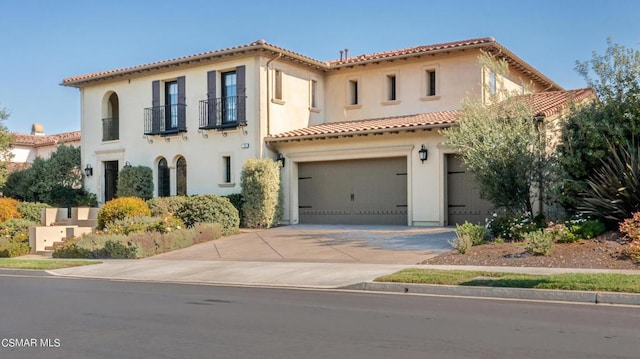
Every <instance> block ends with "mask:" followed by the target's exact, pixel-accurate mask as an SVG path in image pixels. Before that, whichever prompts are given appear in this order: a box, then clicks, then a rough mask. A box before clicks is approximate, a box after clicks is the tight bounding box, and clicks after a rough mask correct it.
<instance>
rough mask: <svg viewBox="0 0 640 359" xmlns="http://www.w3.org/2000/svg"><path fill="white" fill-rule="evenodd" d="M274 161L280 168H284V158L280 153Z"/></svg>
mask: <svg viewBox="0 0 640 359" xmlns="http://www.w3.org/2000/svg"><path fill="white" fill-rule="evenodd" d="M276 161H278V162H279V163H280V168H283V167H284V156H283V155H282V153H278V154H277V155H276Z"/></svg>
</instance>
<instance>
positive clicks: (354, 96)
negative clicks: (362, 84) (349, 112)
mask: <svg viewBox="0 0 640 359" xmlns="http://www.w3.org/2000/svg"><path fill="white" fill-rule="evenodd" d="M348 91H349V94H348V97H349V99H348V100H349V102H348V104H349V105H358V104H360V98H359V97H358V80H349V88H348Z"/></svg>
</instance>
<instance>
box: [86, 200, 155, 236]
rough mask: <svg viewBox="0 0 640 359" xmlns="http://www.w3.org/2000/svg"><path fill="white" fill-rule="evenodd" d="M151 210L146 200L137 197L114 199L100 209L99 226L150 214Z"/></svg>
mask: <svg viewBox="0 0 640 359" xmlns="http://www.w3.org/2000/svg"><path fill="white" fill-rule="evenodd" d="M149 215H151V212H150V211H149V207H147V204H146V203H145V201H144V200H142V199H140V198H136V197H121V198H116V199H113V200H111V201H109V202H107V203H105V204H104V206H102V208H100V209H99V210H98V228H100V229H102V228H105V226H106V225H108V224H109V223H111V222H113V221H115V220H118V219H125V218H127V217H136V216H149Z"/></svg>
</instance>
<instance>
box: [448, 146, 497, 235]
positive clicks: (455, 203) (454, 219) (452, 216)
mask: <svg viewBox="0 0 640 359" xmlns="http://www.w3.org/2000/svg"><path fill="white" fill-rule="evenodd" d="M447 202H448V220H447V223H448V224H449V225H453V224H461V223H464V222H465V221H468V222H471V223H474V224H484V223H485V218H490V217H491V215H492V214H493V205H492V204H491V202H489V201H485V200H483V199H481V198H480V191H479V190H478V188H477V185H476V183H475V179H474V177H473V174H472V173H471V172H467V171H466V169H465V167H464V163H463V162H462V159H461V158H460V156H456V155H447Z"/></svg>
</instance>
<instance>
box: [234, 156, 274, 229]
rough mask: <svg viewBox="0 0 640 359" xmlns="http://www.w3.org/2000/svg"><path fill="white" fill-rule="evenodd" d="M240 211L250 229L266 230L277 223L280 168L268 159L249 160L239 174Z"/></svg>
mask: <svg viewBox="0 0 640 359" xmlns="http://www.w3.org/2000/svg"><path fill="white" fill-rule="evenodd" d="M241 182H242V192H241V193H242V198H243V199H244V203H243V204H242V211H243V213H244V221H245V224H246V225H247V227H250V228H268V227H271V226H273V225H275V224H277V222H278V221H279V219H280V218H279V217H280V216H279V213H280V208H281V206H280V205H279V203H280V167H279V165H278V164H277V163H276V162H274V161H273V160H270V159H250V160H247V162H245V164H244V166H243V168H242V174H241Z"/></svg>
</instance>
